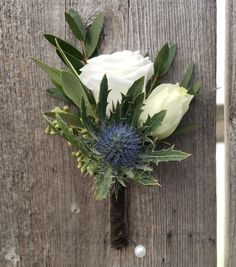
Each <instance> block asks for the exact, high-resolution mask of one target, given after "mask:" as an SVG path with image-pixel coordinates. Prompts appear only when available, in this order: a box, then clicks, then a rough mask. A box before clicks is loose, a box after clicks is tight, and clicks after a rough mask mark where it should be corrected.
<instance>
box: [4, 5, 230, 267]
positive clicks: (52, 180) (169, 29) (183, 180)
mask: <svg viewBox="0 0 236 267" xmlns="http://www.w3.org/2000/svg"><path fill="white" fill-rule="evenodd" d="M232 2H233V0H232ZM70 7H73V8H75V9H77V10H78V11H79V12H80V13H81V14H82V16H83V18H84V19H85V20H86V19H87V18H88V17H90V16H92V17H94V15H95V14H96V13H97V12H99V11H105V13H106V24H105V29H104V33H103V38H102V39H103V40H102V47H101V49H102V51H104V52H112V51H114V50H118V49H127V48H128V49H132V50H136V49H140V50H141V51H142V52H143V53H145V52H146V51H149V52H150V54H151V55H152V56H153V55H154V53H155V52H156V50H157V49H158V48H160V46H162V45H163V44H164V43H165V42H167V41H169V42H176V43H177V44H178V54H177V57H176V59H175V61H174V67H173V68H172V69H171V71H170V74H169V77H170V81H172V82H176V81H178V80H180V79H181V78H182V75H183V73H184V70H185V68H186V66H187V64H188V63H190V62H192V61H193V62H195V63H196V65H197V67H196V72H195V77H194V79H195V80H196V81H197V80H202V81H203V84H204V88H205V90H209V89H210V88H213V87H214V86H215V72H216V3H215V0H207V1H203V0H156V1H152V0H147V1H144V0H143V1H142V0H97V1H95V0H94V1H92V0H91V1H88V0H83V1H82V0H79V1H78V0H77V1H76V0H74V1H73V0H21V1H15V0H7V1H6V0H3V1H1V2H0V10H1V18H0V35H1V49H0V53H1V66H0V78H1V94H2V96H1V99H0V101H1V102H0V108H1V133H0V138H1V139H0V141H1V153H0V159H1V169H0V174H1V179H0V205H1V217H0V266H1V267H7V266H23V267H28V266H35V267H37V266H40V267H41V266H53V267H61V266H72V267H73V266H75V267H77V266H79V267H93V266H98V267H134V266H135V267H136V266H138V267H141V266H142V267H156V266H168V267H215V266H216V207H215V206H216V195H215V95H214V94H210V95H206V96H204V97H199V98H198V99H197V101H195V103H194V104H193V105H192V106H191V111H190V112H189V114H188V116H187V117H186V118H185V120H186V122H196V123H199V124H200V125H201V129H199V130H197V131H193V132H192V133H190V134H188V135H185V136H181V137H178V139H177V140H176V143H177V147H178V148H181V149H184V150H186V151H188V152H192V157H190V158H189V159H188V160H186V161H184V162H183V163H181V164H179V163H171V164H163V165H162V166H161V167H160V168H158V170H157V173H156V175H157V177H158V178H160V180H161V184H162V187H161V188H148V189H144V188H139V187H136V186H132V187H131V189H130V198H129V203H130V213H129V235H130V238H131V239H132V240H134V241H135V242H137V243H142V244H144V245H145V246H146V248H147V255H146V257H144V258H143V259H137V258H136V257H135V256H134V254H133V248H132V247H129V248H128V249H127V250H125V251H122V252H117V251H115V250H113V249H111V248H110V246H109V206H108V202H109V200H107V201H101V202H95V200H94V199H93V195H92V193H91V181H90V179H89V178H88V177H82V176H80V175H79V174H78V171H77V169H76V164H75V161H74V159H72V158H71V156H70V151H69V148H68V146H67V145H66V144H65V143H64V142H63V141H62V140H61V139H58V138H49V137H47V136H45V135H44V134H43V131H44V126H45V124H44V122H43V120H42V117H41V114H40V112H41V110H47V109H50V108H51V107H53V106H54V105H55V104H56V102H55V100H53V99H51V98H49V97H48V96H47V95H46V93H45V89H46V88H47V87H48V86H49V84H50V83H49V81H48V79H47V77H46V75H45V74H44V73H42V72H41V71H40V70H39V69H38V68H37V67H36V66H35V65H33V63H32V62H31V61H30V58H29V56H30V55H35V56H37V57H39V58H41V59H43V60H45V61H46V62H48V63H49V64H52V65H53V64H57V65H58V66H59V64H60V63H59V60H58V59H57V58H56V55H55V54H53V50H52V48H51V47H50V46H49V45H48V44H47V42H46V41H44V39H43V37H42V32H49V33H54V34H57V35H59V36H61V37H62V38H65V37H66V38H68V39H69V40H71V41H74V39H73V38H72V36H71V34H70V33H69V30H68V27H67V26H66V25H65V20H64V15H63V13H64V11H65V10H68V9H69V8H70ZM57 105H61V103H59V102H58V103H57ZM231 266H234V265H231Z"/></svg>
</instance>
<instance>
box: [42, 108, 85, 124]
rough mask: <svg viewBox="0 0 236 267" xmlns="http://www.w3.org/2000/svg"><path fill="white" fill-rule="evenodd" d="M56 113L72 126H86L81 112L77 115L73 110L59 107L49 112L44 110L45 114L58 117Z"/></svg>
mask: <svg viewBox="0 0 236 267" xmlns="http://www.w3.org/2000/svg"><path fill="white" fill-rule="evenodd" d="M56 114H59V115H60V116H61V118H62V119H63V121H65V122H66V123H67V124H68V125H70V126H71V127H72V128H84V125H83V124H82V122H81V120H80V117H79V114H78V115H77V114H75V113H72V112H65V111H64V110H62V109H59V108H55V109H53V110H51V111H49V112H44V115H46V116H48V117H52V118H56Z"/></svg>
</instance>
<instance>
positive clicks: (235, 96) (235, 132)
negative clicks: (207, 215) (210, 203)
mask: <svg viewBox="0 0 236 267" xmlns="http://www.w3.org/2000/svg"><path fill="white" fill-rule="evenodd" d="M226 19H227V20H226V66H225V67H226V69H225V71H226V75H225V88H226V94H225V125H226V129H225V130H226V131H225V145H226V229H227V230H226V242H225V248H226V251H225V267H233V266H236V254H235V250H236V165H235V160H236V3H235V1H234V0H227V1H226Z"/></svg>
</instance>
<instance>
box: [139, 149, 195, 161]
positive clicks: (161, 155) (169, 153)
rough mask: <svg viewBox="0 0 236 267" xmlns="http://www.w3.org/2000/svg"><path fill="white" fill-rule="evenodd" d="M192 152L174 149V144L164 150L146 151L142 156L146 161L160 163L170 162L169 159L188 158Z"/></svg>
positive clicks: (179, 159)
mask: <svg viewBox="0 0 236 267" xmlns="http://www.w3.org/2000/svg"><path fill="white" fill-rule="evenodd" d="M189 156H190V154H188V153H185V152H183V151H181V150H174V146H172V147H170V148H168V149H163V150H157V151H154V152H146V153H145V154H144V155H143V156H142V158H143V160H144V161H146V160H147V161H148V162H150V161H151V162H153V163H155V164H158V163H159V162H164V161H166V162H168V161H181V160H184V159H186V158H188V157H189Z"/></svg>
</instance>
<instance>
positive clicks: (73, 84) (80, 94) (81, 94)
mask: <svg viewBox="0 0 236 267" xmlns="http://www.w3.org/2000/svg"><path fill="white" fill-rule="evenodd" d="M61 81H62V86H63V91H64V93H65V94H66V96H67V97H68V98H70V99H71V100H72V101H73V102H74V103H75V105H76V106H77V107H78V108H81V101H82V98H84V100H85V102H86V105H89V107H88V109H89V112H90V113H91V106H90V104H89V101H88V99H87V95H86V93H85V89H84V87H83V85H82V83H81V82H80V81H79V80H78V79H77V77H75V76H74V75H73V74H72V73H70V72H67V71H62V72H61Z"/></svg>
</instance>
